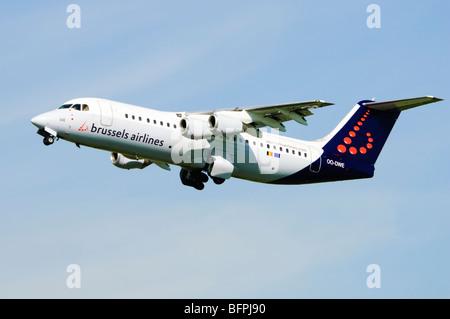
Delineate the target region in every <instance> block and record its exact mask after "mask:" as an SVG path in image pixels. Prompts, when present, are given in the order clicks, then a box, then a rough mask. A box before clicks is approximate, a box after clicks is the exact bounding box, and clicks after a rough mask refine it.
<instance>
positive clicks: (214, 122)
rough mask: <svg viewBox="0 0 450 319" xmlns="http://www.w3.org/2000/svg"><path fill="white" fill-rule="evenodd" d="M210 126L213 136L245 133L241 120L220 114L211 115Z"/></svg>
mask: <svg viewBox="0 0 450 319" xmlns="http://www.w3.org/2000/svg"><path fill="white" fill-rule="evenodd" d="M208 124H209V129H210V131H211V132H212V133H213V134H237V133H241V132H243V131H244V126H243V124H242V121H241V120H239V119H236V118H234V117H230V116H226V115H222V114H220V113H214V114H213V115H211V116H210V117H209V118H208Z"/></svg>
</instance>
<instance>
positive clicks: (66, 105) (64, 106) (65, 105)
mask: <svg viewBox="0 0 450 319" xmlns="http://www.w3.org/2000/svg"><path fill="white" fill-rule="evenodd" d="M71 106H72V104H64V105H61V106H60V107H58V109H59V110H62V109H68V108H69V107H71Z"/></svg>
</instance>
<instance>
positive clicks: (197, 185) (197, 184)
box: [194, 182, 205, 191]
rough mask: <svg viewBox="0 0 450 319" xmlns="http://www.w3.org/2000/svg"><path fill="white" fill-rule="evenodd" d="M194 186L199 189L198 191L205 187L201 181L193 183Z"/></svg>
mask: <svg viewBox="0 0 450 319" xmlns="http://www.w3.org/2000/svg"><path fill="white" fill-rule="evenodd" d="M194 188H195V189H197V190H199V191H201V190H202V189H203V188H205V184H203V183H201V182H200V183H195V184H194Z"/></svg>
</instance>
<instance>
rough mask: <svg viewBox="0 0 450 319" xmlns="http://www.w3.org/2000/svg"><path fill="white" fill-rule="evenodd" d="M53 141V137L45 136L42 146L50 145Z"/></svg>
mask: <svg viewBox="0 0 450 319" xmlns="http://www.w3.org/2000/svg"><path fill="white" fill-rule="evenodd" d="M54 141H55V139H54V138H53V136H46V137H44V144H45V145H52V144H53V142H54Z"/></svg>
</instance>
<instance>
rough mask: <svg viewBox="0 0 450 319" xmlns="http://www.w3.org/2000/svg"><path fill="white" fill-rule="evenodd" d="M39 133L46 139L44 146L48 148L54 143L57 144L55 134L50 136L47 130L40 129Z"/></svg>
mask: <svg viewBox="0 0 450 319" xmlns="http://www.w3.org/2000/svg"><path fill="white" fill-rule="evenodd" d="M37 133H38V134H39V135H41V136H43V137H44V140H43V142H44V145H46V146H48V145H52V144H53V142H55V136H54V135H53V134H50V133H49V132H47V131H46V130H44V129H39V130H38V131H37ZM55 135H56V132H55Z"/></svg>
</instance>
